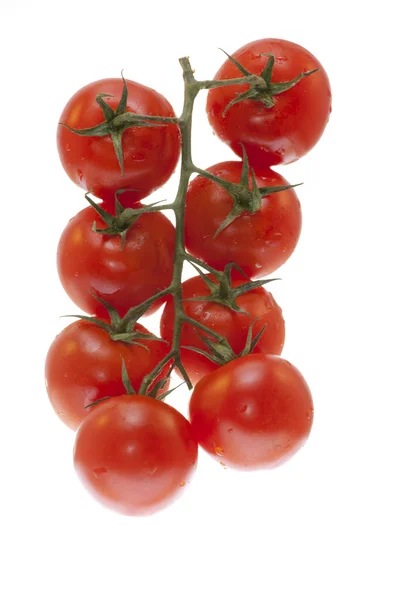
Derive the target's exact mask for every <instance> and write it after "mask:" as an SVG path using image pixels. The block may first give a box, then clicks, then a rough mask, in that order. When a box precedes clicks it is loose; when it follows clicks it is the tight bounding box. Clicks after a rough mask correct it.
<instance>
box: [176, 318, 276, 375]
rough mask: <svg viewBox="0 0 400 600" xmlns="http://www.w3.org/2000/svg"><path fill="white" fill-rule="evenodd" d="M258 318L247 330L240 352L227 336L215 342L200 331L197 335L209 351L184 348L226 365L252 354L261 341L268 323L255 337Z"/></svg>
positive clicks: (190, 347)
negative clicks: (237, 351)
mask: <svg viewBox="0 0 400 600" xmlns="http://www.w3.org/2000/svg"><path fill="white" fill-rule="evenodd" d="M258 320H259V319H258V317H256V318H255V319H253V321H252V322H251V323H250V325H249V328H248V331H247V337H246V343H245V345H244V348H243V350H242V351H241V352H239V354H235V352H234V351H233V349H232V347H231V345H230V344H229V342H228V341H227V340H226V339H225V338H224V339H223V341H222V342H215V341H213V340H211V339H210V338H207V337H205V336H203V335H200V334H198V333H197V337H198V338H199V339H200V340H201V341H202V342H203V343H204V344H205V345H206V346H207V349H208V352H207V351H206V350H203V349H202V348H196V347H195V346H182V348H185V349H186V350H191V351H192V352H196V353H197V354H200V355H201V356H204V357H205V358H208V359H209V360H211V361H212V362H214V363H215V364H217V365H219V366H223V365H226V364H227V363H229V362H232V361H233V360H236V359H237V358H242V357H243V356H247V355H248V354H251V353H252V352H253V350H254V348H255V347H256V345H257V344H258V342H259V341H260V339H261V337H262V335H263V334H264V332H265V329H266V327H267V326H266V325H264V327H263V328H262V329H261V330H260V331H259V332H258V333H257V335H256V336H255V337H254V338H253V327H254V323H255V322H256V321H258Z"/></svg>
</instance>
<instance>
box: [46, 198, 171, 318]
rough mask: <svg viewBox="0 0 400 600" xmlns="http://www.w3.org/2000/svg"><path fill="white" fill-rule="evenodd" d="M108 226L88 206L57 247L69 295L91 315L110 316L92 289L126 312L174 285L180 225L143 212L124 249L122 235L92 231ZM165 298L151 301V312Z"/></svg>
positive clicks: (63, 235)
mask: <svg viewBox="0 0 400 600" xmlns="http://www.w3.org/2000/svg"><path fill="white" fill-rule="evenodd" d="M94 221H96V225H97V227H98V228H99V229H103V228H105V227H107V226H106V224H105V223H104V221H103V220H102V219H101V217H100V216H99V215H98V213H97V212H96V211H95V210H94V209H93V208H92V207H91V206H89V207H88V208H85V209H84V210H82V211H80V212H79V213H78V214H77V215H76V216H75V217H73V218H72V219H71V220H70V221H69V223H68V225H67V227H66V228H65V229H64V232H63V233H62V235H61V239H60V242H59V245H58V252H57V266H58V273H59V276H60V280H61V283H62V285H63V287H64V289H65V291H66V292H67V294H68V296H69V297H70V298H71V300H72V301H73V302H75V304H76V305H77V306H79V308H81V309H82V310H84V311H85V312H86V313H88V314H95V315H98V316H103V317H107V311H106V309H105V308H104V307H103V306H102V305H101V304H100V303H99V302H98V301H97V300H96V299H95V298H94V297H93V296H92V293H94V294H95V295H97V296H99V297H101V298H103V299H104V300H106V301H108V302H109V303H110V304H111V305H112V306H113V307H114V308H116V309H117V311H118V312H119V313H120V314H121V315H123V314H124V313H125V312H126V311H127V310H128V309H129V308H131V307H132V306H135V305H137V304H140V303H141V302H144V301H145V300H147V299H148V298H150V297H151V296H153V295H154V294H155V293H156V292H158V291H161V290H163V289H165V288H167V287H168V286H169V284H170V283H171V278H172V271H173V259H174V247H175V229H174V227H173V225H172V223H171V222H170V221H169V220H168V219H167V217H165V216H164V215H163V214H161V213H159V212H154V213H148V214H143V215H141V216H140V217H139V219H138V220H137V221H136V222H135V223H134V224H133V225H132V227H130V229H129V230H128V232H127V236H126V241H125V244H124V246H123V248H121V238H120V236H119V235H114V236H109V235H104V234H101V233H96V232H95V231H93V230H92V225H93V222H94ZM163 302H165V298H164V299H160V300H158V301H156V302H154V303H153V304H152V306H151V307H150V309H149V310H148V312H147V314H151V313H152V312H154V311H155V310H157V308H159V307H160V306H161V305H162V304H163Z"/></svg>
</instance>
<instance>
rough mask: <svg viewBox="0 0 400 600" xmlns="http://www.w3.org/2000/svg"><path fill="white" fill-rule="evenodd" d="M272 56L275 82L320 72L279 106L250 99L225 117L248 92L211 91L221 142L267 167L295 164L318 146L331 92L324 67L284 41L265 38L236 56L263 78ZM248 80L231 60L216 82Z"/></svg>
mask: <svg viewBox="0 0 400 600" xmlns="http://www.w3.org/2000/svg"><path fill="white" fill-rule="evenodd" d="M269 53H272V54H273V55H274V57H275V65H274V68H273V71H272V83H274V82H275V83H279V82H284V81H290V80H292V79H294V78H295V77H297V76H298V75H300V73H303V72H306V71H312V70H313V69H319V71H317V72H316V73H313V74H312V75H310V76H308V77H305V78H303V79H302V80H301V81H300V82H299V83H297V84H296V85H295V86H294V87H292V88H291V89H289V90H286V91H285V92H282V93H281V94H279V95H277V96H274V97H273V100H274V103H275V104H274V106H273V107H272V108H267V107H265V106H264V105H263V103H262V102H260V101H256V100H250V99H245V100H243V101H242V102H238V103H237V104H234V105H233V106H232V107H231V108H229V110H228V111H227V112H226V113H225V114H224V111H225V108H226V107H227V106H228V104H229V103H230V102H231V101H232V100H233V99H235V98H236V96H237V95H238V94H241V93H243V92H245V91H246V90H248V89H249V86H248V85H243V84H242V85H231V86H227V87H220V88H215V89H212V90H210V91H209V93H208V98H207V114H208V119H209V121H210V124H211V126H212V128H213V129H214V131H215V132H216V134H217V135H218V136H219V137H220V138H221V140H222V141H224V142H225V143H227V144H228V145H229V146H230V147H231V148H232V150H233V151H234V152H235V153H236V154H238V155H239V156H242V147H241V144H243V145H244V147H245V149H246V151H247V154H248V157H249V160H250V163H251V164H252V165H253V166H258V167H267V166H271V165H279V164H281V163H284V164H287V163H291V162H293V161H295V160H297V159H298V158H301V157H302V156H304V155H305V154H306V153H307V152H308V151H309V150H311V148H312V147H313V146H314V145H315V144H316V143H317V142H318V140H319V138H320V137H321V135H322V133H323V131H324V129H325V126H326V124H327V122H328V120H329V116H330V112H331V89H330V84H329V79H328V76H327V74H326V72H325V70H324V68H323V67H322V65H321V63H320V62H319V61H318V60H317V59H316V58H315V56H313V55H312V54H311V53H310V52H309V51H308V50H306V49H305V48H302V47H301V46H298V45H297V44H294V43H292V42H288V41H285V40H278V39H262V40H257V41H255V42H251V43H250V44H246V45H245V46H243V47H242V48H240V49H239V50H237V51H236V52H234V53H233V55H232V56H233V57H234V58H235V59H236V60H237V61H238V62H239V63H240V64H241V65H243V66H244V67H245V68H246V69H247V70H248V71H250V72H251V73H254V74H255V75H260V74H261V73H262V71H263V69H264V67H265V65H266V63H267V60H268V57H267V56H265V55H266V54H269ZM239 77H243V74H242V73H241V72H240V70H239V69H238V68H237V67H236V65H234V64H233V62H232V61H231V60H229V59H227V60H226V61H225V62H224V64H223V65H222V67H221V68H220V69H219V71H218V73H217V74H216V75H215V77H214V79H219V80H221V79H236V78H239Z"/></svg>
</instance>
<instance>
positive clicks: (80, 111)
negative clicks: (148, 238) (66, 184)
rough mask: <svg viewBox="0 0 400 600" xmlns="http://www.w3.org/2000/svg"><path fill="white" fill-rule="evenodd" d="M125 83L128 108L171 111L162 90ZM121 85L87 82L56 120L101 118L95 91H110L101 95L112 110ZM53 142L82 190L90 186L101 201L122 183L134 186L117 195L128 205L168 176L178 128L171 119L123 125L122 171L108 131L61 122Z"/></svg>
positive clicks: (89, 123)
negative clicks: (94, 132)
mask: <svg viewBox="0 0 400 600" xmlns="http://www.w3.org/2000/svg"><path fill="white" fill-rule="evenodd" d="M126 84H127V88H128V102H127V112H130V113H135V114H142V115H149V116H164V117H175V113H174V111H173V108H172V106H171V105H170V103H169V102H168V101H167V100H166V99H165V98H164V96H162V95H161V94H159V93H158V92H156V91H155V90H152V89H151V88H148V87H146V86H145V85H141V84H140V83H135V82H134V81H128V80H127V81H126ZM122 90H123V82H122V79H101V80H100V81H95V82H94V83H90V84H89V85H87V86H85V87H83V88H82V89H80V90H79V91H78V92H76V94H75V95H74V96H72V98H71V99H70V100H69V102H68V104H67V105H66V106H65V108H64V110H63V112H62V114H61V117H60V123H65V124H66V125H69V126H70V127H72V128H73V129H87V128H90V127H94V126H96V125H99V124H100V123H102V122H103V121H104V120H105V118H104V115H103V112H102V110H101V108H100V107H99V106H98V105H97V103H96V96H97V94H110V97H106V98H105V99H104V100H105V101H106V102H107V104H109V106H110V107H111V108H112V109H114V110H115V109H116V108H117V105H118V103H119V100H120V98H121V94H122ZM111 96H112V97H111ZM57 145H58V152H59V155H60V159H61V162H62V165H63V167H64V169H65V171H66V173H67V175H68V176H69V177H70V178H71V179H72V181H73V182H74V183H76V184H77V185H79V186H81V187H82V188H83V189H84V190H88V191H93V193H94V194H95V195H96V196H98V197H99V198H101V199H102V200H104V201H105V202H107V203H110V202H111V203H112V204H113V203H114V194H115V192H116V190H118V189H120V188H133V189H135V190H138V191H135V192H129V193H125V194H123V195H122V196H120V201H121V203H122V204H124V206H129V205H131V204H132V203H134V202H136V201H138V200H140V199H141V198H144V197H145V196H148V195H149V194H150V193H151V192H152V191H154V190H155V189H157V188H158V187H160V186H161V185H163V184H164V183H165V182H166V181H167V180H168V179H169V178H170V176H171V174H172V173H173V171H174V169H175V167H176V165H177V162H178V159H179V155H180V133H179V128H178V126H177V125H175V124H174V123H169V124H164V125H157V126H156V127H137V126H135V127H131V128H129V129H126V130H125V131H124V133H123V135H122V150H123V164H124V171H125V173H124V176H122V174H121V168H120V165H119V163H118V159H117V156H116V153H115V150H114V147H113V143H112V140H111V137H110V135H106V136H104V137H82V136H80V135H78V134H76V133H73V132H72V131H69V130H68V129H67V128H66V127H64V126H62V125H59V126H58V130H57Z"/></svg>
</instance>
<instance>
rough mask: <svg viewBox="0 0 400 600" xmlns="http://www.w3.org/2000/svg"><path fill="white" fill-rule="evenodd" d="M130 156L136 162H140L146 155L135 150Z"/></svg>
mask: <svg viewBox="0 0 400 600" xmlns="http://www.w3.org/2000/svg"><path fill="white" fill-rule="evenodd" d="M132 158H133V160H135V161H136V162H142V161H143V160H144V159H145V158H146V155H145V154H143V152H137V153H136V154H132Z"/></svg>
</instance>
